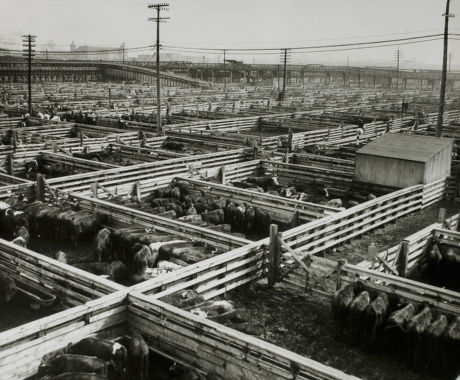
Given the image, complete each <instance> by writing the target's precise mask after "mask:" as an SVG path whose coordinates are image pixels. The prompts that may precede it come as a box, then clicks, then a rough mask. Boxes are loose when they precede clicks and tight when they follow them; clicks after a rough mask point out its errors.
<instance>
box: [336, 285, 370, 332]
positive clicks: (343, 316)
mask: <svg viewBox="0 0 460 380" xmlns="http://www.w3.org/2000/svg"><path fill="white" fill-rule="evenodd" d="M364 289H365V288H364V285H363V283H362V282H361V281H358V282H356V283H352V284H348V285H345V286H343V287H342V288H341V289H339V290H337V291H336V292H335V293H334V295H333V297H332V301H331V306H332V316H333V318H334V320H335V322H336V326H337V330H336V338H337V339H339V340H340V339H343V338H344V337H345V336H346V332H345V331H344V330H345V324H346V320H347V318H348V306H349V305H350V303H351V301H353V299H354V298H355V294H357V293H359V292H362V291H363V290H364Z"/></svg>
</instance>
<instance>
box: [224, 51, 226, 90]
mask: <svg viewBox="0 0 460 380" xmlns="http://www.w3.org/2000/svg"><path fill="white" fill-rule="evenodd" d="M225 52H226V50H225V49H224V94H227V73H226V71H225Z"/></svg>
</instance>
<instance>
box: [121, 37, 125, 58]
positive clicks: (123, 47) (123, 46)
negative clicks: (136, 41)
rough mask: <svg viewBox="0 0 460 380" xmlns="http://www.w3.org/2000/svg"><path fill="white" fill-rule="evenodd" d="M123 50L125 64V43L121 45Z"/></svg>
mask: <svg viewBox="0 0 460 380" xmlns="http://www.w3.org/2000/svg"><path fill="white" fill-rule="evenodd" d="M121 50H122V52H123V63H125V43H124V42H123V43H122V44H121Z"/></svg>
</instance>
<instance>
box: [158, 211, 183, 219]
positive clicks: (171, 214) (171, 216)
mask: <svg viewBox="0 0 460 380" xmlns="http://www.w3.org/2000/svg"><path fill="white" fill-rule="evenodd" d="M180 214H182V210H181V211H180ZM158 216H161V217H162V218H166V219H176V218H177V212H176V211H174V210H169V211H165V212H162V213H161V214H158Z"/></svg>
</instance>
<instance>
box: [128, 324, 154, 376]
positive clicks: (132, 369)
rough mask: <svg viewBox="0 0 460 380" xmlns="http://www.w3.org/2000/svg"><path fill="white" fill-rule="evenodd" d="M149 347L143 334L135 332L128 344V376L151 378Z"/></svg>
mask: <svg viewBox="0 0 460 380" xmlns="http://www.w3.org/2000/svg"><path fill="white" fill-rule="evenodd" d="M149 357H150V352H149V347H148V346H147V343H146V342H145V340H144V338H143V337H142V335H141V334H139V333H137V332H136V333H135V334H134V336H133V337H132V338H131V340H130V342H129V344H128V368H127V370H128V378H129V379H136V380H148V379H149Z"/></svg>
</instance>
